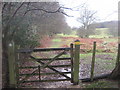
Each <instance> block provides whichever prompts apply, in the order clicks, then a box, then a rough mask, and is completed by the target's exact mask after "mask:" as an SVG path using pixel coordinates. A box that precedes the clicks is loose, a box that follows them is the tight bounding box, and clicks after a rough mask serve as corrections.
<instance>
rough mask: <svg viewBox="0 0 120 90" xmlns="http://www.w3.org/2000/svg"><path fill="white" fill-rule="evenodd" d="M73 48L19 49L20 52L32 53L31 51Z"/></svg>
mask: <svg viewBox="0 0 120 90" xmlns="http://www.w3.org/2000/svg"><path fill="white" fill-rule="evenodd" d="M70 49H71V48H35V49H18V51H17V52H18V53H31V52H43V51H60V50H65V51H68V50H70Z"/></svg>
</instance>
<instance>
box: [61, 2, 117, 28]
mask: <svg viewBox="0 0 120 90" xmlns="http://www.w3.org/2000/svg"><path fill="white" fill-rule="evenodd" d="M59 1H60V3H61V4H63V5H64V6H65V7H69V8H72V7H76V6H79V5H82V4H83V3H87V5H88V8H89V9H90V10H94V11H97V13H96V16H97V19H100V21H112V20H118V2H119V0H59ZM66 13H67V14H68V15H72V16H74V17H66V20H67V23H68V25H69V26H71V27H78V26H80V23H78V22H77V21H76V18H77V17H78V16H79V13H80V12H78V11H70V10H67V11H66Z"/></svg>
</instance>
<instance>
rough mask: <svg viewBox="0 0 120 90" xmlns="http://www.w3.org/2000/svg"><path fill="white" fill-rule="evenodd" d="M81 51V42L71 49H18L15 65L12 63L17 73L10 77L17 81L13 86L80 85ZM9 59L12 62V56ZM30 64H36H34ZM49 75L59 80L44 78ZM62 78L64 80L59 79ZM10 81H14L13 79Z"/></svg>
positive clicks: (71, 46) (72, 45)
mask: <svg viewBox="0 0 120 90" xmlns="http://www.w3.org/2000/svg"><path fill="white" fill-rule="evenodd" d="M79 51H80V42H79V41H78V40H76V41H75V43H74V44H71V45H70V47H69V48H37V49H18V50H17V54H16V55H15V57H16V58H15V60H13V59H12V61H13V63H11V67H12V66H15V67H16V68H13V70H14V71H15V72H11V73H13V74H14V76H10V77H13V78H14V80H16V82H14V83H12V84H14V86H19V85H20V84H21V83H29V82H53V81H71V83H73V84H78V83H79ZM51 52H52V53H51ZM36 55H37V56H36ZM48 56H50V57H48ZM9 59H10V60H11V55H10V56H9ZM10 60H9V61H10ZM15 62H17V63H15ZM30 62H34V64H32V63H30ZM65 62H66V63H65ZM26 63H27V66H26ZM57 68H60V69H57ZM30 69H31V70H30ZM48 69H49V70H48ZM65 70H66V71H65ZM28 71H29V73H28ZM49 71H51V72H49ZM26 72H27V73H26ZM13 74H12V75H13ZM68 74H69V75H68ZM48 75H54V77H55V76H56V77H57V78H56V79H53V78H52V79H50V78H48V79H45V78H43V77H45V76H46V77H47V76H48ZM57 75H58V76H57ZM60 76H62V77H63V78H58V77H60ZM35 77H37V78H35ZM51 77H52V76H51ZM30 78H32V79H34V78H35V80H31V79H30ZM10 81H12V78H11V80H10ZM12 86H13V85H12Z"/></svg>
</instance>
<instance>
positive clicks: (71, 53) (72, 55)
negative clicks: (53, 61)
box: [70, 43, 74, 83]
mask: <svg viewBox="0 0 120 90" xmlns="http://www.w3.org/2000/svg"><path fill="white" fill-rule="evenodd" d="M70 48H71V51H70V55H71V83H73V57H74V53H73V43H71V44H70Z"/></svg>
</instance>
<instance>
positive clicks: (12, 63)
mask: <svg viewBox="0 0 120 90" xmlns="http://www.w3.org/2000/svg"><path fill="white" fill-rule="evenodd" d="M8 62H9V84H10V87H13V88H14V87H16V83H17V81H16V74H15V73H16V71H15V53H14V42H13V41H12V42H10V43H9V46H8Z"/></svg>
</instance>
